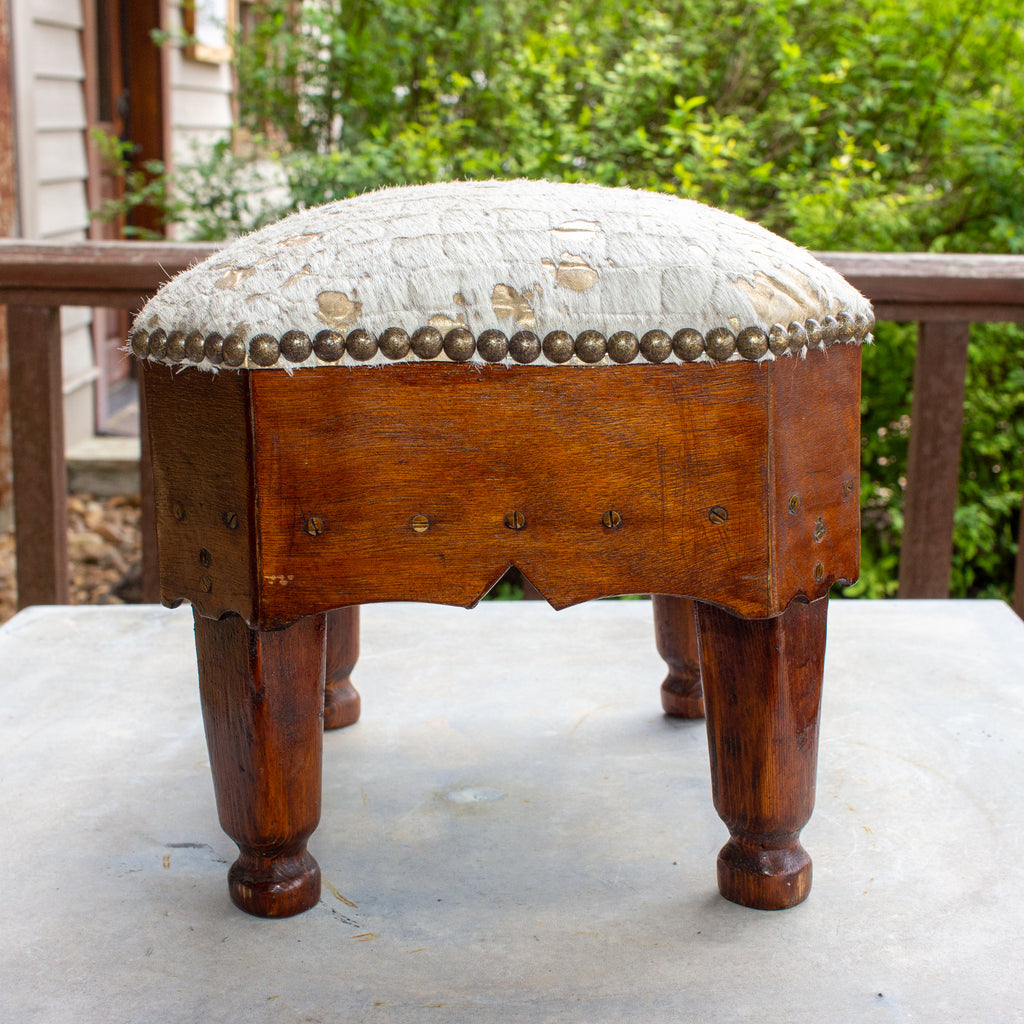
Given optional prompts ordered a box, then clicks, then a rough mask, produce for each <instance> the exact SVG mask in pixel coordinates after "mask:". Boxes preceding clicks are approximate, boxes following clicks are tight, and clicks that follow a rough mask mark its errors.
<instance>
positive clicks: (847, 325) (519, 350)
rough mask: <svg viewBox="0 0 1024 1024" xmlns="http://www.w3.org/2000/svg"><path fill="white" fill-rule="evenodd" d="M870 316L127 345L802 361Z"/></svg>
mask: <svg viewBox="0 0 1024 1024" xmlns="http://www.w3.org/2000/svg"><path fill="white" fill-rule="evenodd" d="M874 326H875V321H874V317H868V316H865V315H864V314H863V313H858V314H857V315H856V316H851V315H850V314H849V313H837V314H836V315H835V316H824V317H822V319H821V320H820V321H818V320H816V319H814V318H813V317H809V318H808V319H807V320H806V321H804V322H803V323H800V322H799V321H794V322H793V323H791V324H790V325H789V326H788V327H786V326H783V325H782V324H772V326H771V327H770V328H769V330H768V331H767V332H766V331H764V330H762V329H761V328H760V327H745V328H743V329H742V330H741V331H739V333H737V334H735V335H734V334H733V332H732V331H730V330H728V329H727V328H725V327H715V328H712V329H711V330H710V331H708V332H707V333H706V334H701V332H700V331H698V330H695V329H694V328H692V327H684V328H682V329H681V330H678V331H676V333H675V334H674V335H671V336H670V335H669V334H668V333H667V332H666V331H662V330H658V329H655V330H650V331H647V333H646V334H644V335H643V337H642V338H640V339H639V341H638V340H637V336H636V335H635V334H634V333H632V331H616V332H615V333H614V334H612V335H611V337H610V338H608V339H607V340H606V339H605V336H604V335H603V334H601V333H600V332H599V331H581V332H580V333H579V334H578V335H577V336H576V337H575V338H573V336H572V335H571V334H569V333H568V332H567V331H550V332H549V333H548V334H547V335H545V337H544V340H543V342H542V341H541V339H540V338H539V337H538V336H537V335H536V334H534V333H533V331H518V332H516V333H515V334H513V335H512V337H511V338H507V337H506V336H505V334H504V333H502V332H501V331H499V330H495V329H488V330H485V331H482V332H481V333H480V335H479V336H476V337H474V335H473V332H472V331H470V330H469V328H467V327H462V326H459V327H453V328H452V329H451V330H449V331H448V332H447V333H446V334H444V335H442V334H441V332H440V331H439V330H437V328H436V327H420V328H419V329H418V330H416V331H414V332H413V335H412V337H411V338H410V336H409V334H408V332H406V331H405V330H403V329H402V328H401V327H389V328H387V330H385V331H383V332H382V333H381V335H380V336H379V337H377V336H375V335H374V334H373V333H372V332H370V331H368V330H366V329H365V328H362V327H359V328H356V329H355V330H352V331H349V332H348V334H347V335H346V334H341V333H339V332H338V331H331V330H324V331H320V333H319V334H317V335H316V337H315V338H313V339H312V340H310V338H309V336H308V335H307V334H305V333H304V332H302V331H298V330H295V331H286V332H285V333H284V334H283V335H282V336H281V337H280V339H278V338H275V337H274V336H273V335H272V334H266V333H260V334H256V335H254V336H253V337H252V338H250V339H249V341H248V343H247V342H246V340H245V338H244V337H243V336H242V334H240V333H239V332H237V331H236V332H234V333H232V334H230V335H228V337H226V338H225V337H222V336H221V335H220V334H217V333H216V332H214V333H211V334H208V335H207V336H206V338H205V339H204V338H203V336H202V335H201V334H200V333H199V332H198V331H191V332H189V333H188V334H187V335H186V334H185V333H184V332H182V331H177V330H176V331H172V332H171V333H170V334H167V333H166V332H165V331H164V330H163V329H162V328H156V329H155V330H153V331H150V332H149V333H148V334H147V332H145V331H135V332H134V333H133V334H132V335H131V337H130V338H129V342H128V345H129V347H130V348H131V350H132V352H133V353H134V354H135V355H136V356H138V358H140V359H147V358H148V359H154V360H158V361H161V362H170V363H185V362H189V363H200V362H202V361H203V360H204V359H206V360H208V361H209V362H210V363H212V364H213V365H214V366H217V365H220V364H221V363H224V364H226V365H227V366H233V367H238V366H244V365H245V363H246V359H247V358H248V362H249V363H250V364H252V365H255V366H262V367H271V366H277V365H278V364H279V363H282V362H283V363H285V364H293V363H303V362H305V361H306V360H307V359H309V357H310V356H311V355H315V356H316V358H317V360H318V361H319V362H321V363H336V362H338V361H339V360H340V359H341V358H342V357H343V356H344V355H345V354H346V353H347V354H348V356H349V358H351V359H353V360H356V361H357V362H366V361H367V360H369V359H373V358H374V356H376V355H377V353H378V352H380V353H382V354H383V355H384V357H385V358H386V359H390V360H400V359H405V358H407V357H408V356H409V353H410V352H411V353H412V354H413V355H415V356H416V357H417V359H423V360H430V359H437V358H438V356H440V355H441V353H442V352H444V354H445V356H446V357H447V358H448V359H450V360H452V361H453V362H459V363H461V362H467V361H468V360H470V359H472V358H473V356H474V355H479V356H480V358H481V359H483V360H484V361H485V362H488V363H499V362H501V361H502V360H504V359H505V358H506V357H507V356H511V357H512V359H513V360H515V362H517V363H523V364H526V363H533V362H536V361H537V359H539V358H540V355H541V353H542V352H543V354H544V356H545V358H546V359H547V360H548V361H549V362H552V363H567V362H569V361H570V360H571V359H573V358H574V357H575V358H576V359H578V360H579V361H580V362H582V363H590V364H594V363H600V362H604V361H605V360H610V361H611V362H613V363H621V364H627V363H632V362H636V361H637V359H638V358H640V357H642V358H643V359H644V360H645V361H646V362H648V363H663V362H664V361H665V360H666V359H668V358H669V356H671V355H673V354H674V355H675V356H676V358H677V359H679V360H681V361H682V362H685V363H692V362H693V361H694V360H697V359H700V358H702V357H703V356H704V355H705V354H706V355H707V356H708V357H709V358H710V359H712V360H714V361H715V362H725V361H726V360H728V359H730V358H731V357H732V356H733V355H735V354H738V355H739V356H740V357H741V358H742V359H744V360H747V361H751V362H756V361H758V360H760V359H763V358H764V357H765V356H766V355H767V354H768V353H769V352H770V353H771V354H772V355H773V356H781V355H783V354H785V353H786V352H790V353H792V354H794V355H799V354H800V353H801V352H802V350H803V349H805V348H823V347H825V346H828V345H834V344H837V343H840V342H850V341H858V342H864V341H867V340H870V338H871V332H872V331H873V330H874Z"/></svg>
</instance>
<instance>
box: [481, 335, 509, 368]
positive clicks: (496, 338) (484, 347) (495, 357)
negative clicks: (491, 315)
mask: <svg viewBox="0 0 1024 1024" xmlns="http://www.w3.org/2000/svg"><path fill="white" fill-rule="evenodd" d="M476 350H477V352H479V353H480V355H481V357H482V358H483V359H486V360H487V362H489V363H500V362H501V361H502V359H504V358H505V356H507V355H508V338H506V337H505V335H504V334H502V332H501V331H498V330H495V329H494V328H491V329H489V330H486V331H484V332H483V333H482V334H481V335H480V337H479V338H477V339H476Z"/></svg>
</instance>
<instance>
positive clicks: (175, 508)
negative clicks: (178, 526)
mask: <svg viewBox="0 0 1024 1024" xmlns="http://www.w3.org/2000/svg"><path fill="white" fill-rule="evenodd" d="M171 512H172V513H173V515H174V518H175V519H177V520H178V522H179V523H182V522H184V521H185V506H184V505H182V503H181V502H180V501H176V502H175V503H174V504H173V505H172V506H171Z"/></svg>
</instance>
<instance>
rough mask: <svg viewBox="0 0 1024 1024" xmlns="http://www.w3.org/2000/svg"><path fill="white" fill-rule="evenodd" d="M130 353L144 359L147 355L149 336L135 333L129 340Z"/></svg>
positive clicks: (140, 332)
mask: <svg viewBox="0 0 1024 1024" xmlns="http://www.w3.org/2000/svg"><path fill="white" fill-rule="evenodd" d="M131 345H132V351H133V352H134V353H135V355H137V356H138V357H139V359H145V358H146V356H148V355H149V335H148V334H147V333H146V332H145V331H136V332H135V333H134V334H133V335H132V339H131Z"/></svg>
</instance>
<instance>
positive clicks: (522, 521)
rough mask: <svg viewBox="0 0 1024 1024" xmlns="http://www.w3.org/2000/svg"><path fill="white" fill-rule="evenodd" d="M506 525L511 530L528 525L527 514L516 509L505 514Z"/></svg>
mask: <svg viewBox="0 0 1024 1024" xmlns="http://www.w3.org/2000/svg"><path fill="white" fill-rule="evenodd" d="M505 525H506V526H507V527H508V528H509V529H510V530H521V529H522V528H523V527H524V526H526V516H524V515H523V513H522V512H520V511H519V510H518V509H516V511H515V512H509V513H507V514H506V515H505Z"/></svg>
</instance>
